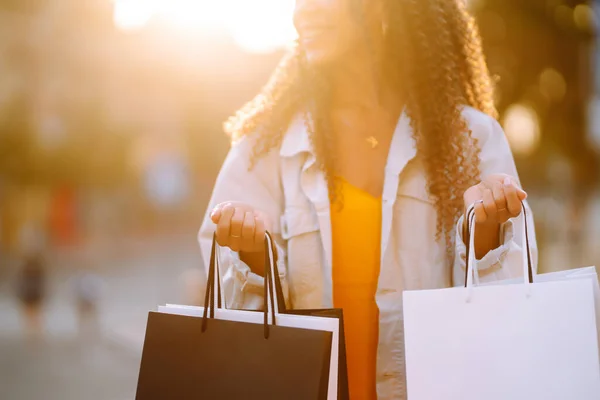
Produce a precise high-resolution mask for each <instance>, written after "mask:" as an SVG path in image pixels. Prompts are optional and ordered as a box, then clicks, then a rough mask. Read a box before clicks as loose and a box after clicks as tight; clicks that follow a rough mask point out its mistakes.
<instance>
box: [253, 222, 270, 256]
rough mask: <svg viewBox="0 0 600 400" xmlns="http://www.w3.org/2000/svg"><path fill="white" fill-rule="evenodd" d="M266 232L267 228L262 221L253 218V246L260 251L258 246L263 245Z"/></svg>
mask: <svg viewBox="0 0 600 400" xmlns="http://www.w3.org/2000/svg"><path fill="white" fill-rule="evenodd" d="M266 232H267V228H266V226H265V221H264V219H263V218H260V217H258V216H256V217H255V218H254V245H255V246H256V248H257V249H260V248H261V247H260V246H263V245H264V242H265V234H266Z"/></svg>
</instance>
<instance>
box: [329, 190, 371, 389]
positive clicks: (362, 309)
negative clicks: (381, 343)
mask: <svg viewBox="0 0 600 400" xmlns="http://www.w3.org/2000/svg"><path fill="white" fill-rule="evenodd" d="M342 193H343V197H342V198H343V207H342V208H341V209H340V208H339V207H336V205H332V207H331V227H332V245H333V246H332V247H333V303H334V306H335V307H337V308H342V309H343V310H344V328H345V333H346V351H347V359H348V381H349V386H350V398H351V399H352V400H370V399H373V400H375V399H377V392H376V385H375V374H376V360H377V344H378V334H379V310H378V308H377V304H376V303H375V293H376V291H377V280H378V278H379V262H380V247H381V199H380V198H375V197H373V196H372V195H371V194H369V193H367V192H364V191H362V190H360V189H358V188H356V187H354V186H352V185H350V184H349V183H347V182H344V183H343V184H342Z"/></svg>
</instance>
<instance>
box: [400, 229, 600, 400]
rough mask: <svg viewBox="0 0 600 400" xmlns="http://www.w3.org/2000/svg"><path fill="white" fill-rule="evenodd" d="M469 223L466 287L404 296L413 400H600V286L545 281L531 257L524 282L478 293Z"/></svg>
mask: <svg viewBox="0 0 600 400" xmlns="http://www.w3.org/2000/svg"><path fill="white" fill-rule="evenodd" d="M469 221H470V226H471V235H470V238H471V242H470V246H469V248H470V249H471V251H470V252H469V254H468V255H467V257H468V260H469V263H468V268H470V270H469V269H468V270H467V274H468V277H467V285H466V287H465V288H449V289H441V290H424V291H407V292H405V293H404V319H405V320H404V327H405V346H406V371H407V385H408V399H409V400H432V399H435V400H598V399H600V363H599V358H598V335H597V328H596V310H595V306H594V304H595V302H594V290H595V286H597V280H594V279H589V277H588V278H584V279H576V278H574V277H575V276H576V275H577V274H573V275H571V276H570V277H569V278H567V279H564V280H563V279H562V278H559V280H554V279H544V278H540V277H543V275H540V276H537V277H535V276H534V275H533V271H532V268H531V259H530V255H529V252H528V251H523V266H524V272H523V275H524V279H523V281H521V283H518V284H504V285H502V284H500V285H489V286H474V284H473V283H474V280H475V277H474V275H475V271H474V269H475V268H474V267H476V263H475V257H474V254H473V253H474V252H473V251H472V249H473V248H474V243H473V237H474V236H475V235H474V233H473V229H474V223H473V221H474V219H473V218H470V219H469ZM523 225H524V229H526V226H525V224H523ZM526 237H527V234H526V232H524V234H523V238H526ZM526 248H528V246H527V244H524V246H523V249H526ZM579 272H580V273H581V271H579ZM589 272H590V271H588V275H591V274H590V273H589ZM559 275H560V274H559ZM562 275H563V277H564V276H569V274H562ZM583 275H585V273H583ZM530 276H532V277H533V278H534V279H533V280H535V278H538V280H537V281H535V283H532V282H530V281H529V277H530ZM548 278H551V277H548ZM507 283H512V282H507ZM596 289H597V288H596Z"/></svg>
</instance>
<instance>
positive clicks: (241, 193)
mask: <svg viewBox="0 0 600 400" xmlns="http://www.w3.org/2000/svg"><path fill="white" fill-rule="evenodd" d="M253 143H254V141H253V140H252V139H251V138H249V137H245V138H243V139H241V141H240V142H238V143H236V144H235V145H234V146H233V147H232V148H231V150H230V151H229V153H228V155H227V158H226V159H225V162H224V163H223V166H222V167H221V171H220V172H219V175H218V177H217V181H216V183H215V186H214V189H213V193H212V196H211V199H210V202H209V206H208V210H207V211H206V214H205V216H204V220H203V223H202V226H201V227H200V231H199V233H198V242H199V244H200V251H201V253H202V259H203V261H204V266H205V271H206V272H208V265H209V262H210V251H211V246H212V238H213V233H214V231H215V228H216V226H215V224H214V223H213V222H212V221H211V219H210V211H211V210H212V209H213V208H214V207H215V206H216V205H217V204H220V203H223V202H226V201H236V202H243V203H246V204H248V205H250V206H252V207H254V208H255V209H257V210H260V211H262V212H265V213H266V214H267V215H268V216H269V219H270V220H271V221H273V227H272V230H271V232H270V233H271V235H272V237H273V239H274V241H275V245H276V247H277V253H278V264H277V266H278V269H279V275H280V279H281V283H282V287H283V291H284V297H285V298H286V302H287V301H288V300H287V299H288V296H287V293H288V289H287V288H288V285H287V276H286V275H287V274H286V270H287V269H286V266H285V259H286V254H285V245H284V241H283V239H282V237H281V234H280V229H279V225H278V222H279V221H280V218H281V209H282V208H283V194H282V193H281V189H280V186H279V182H280V180H279V167H278V157H279V155H278V154H277V153H276V152H275V151H272V152H270V153H268V154H266V155H265V156H264V157H263V158H260V159H259V160H257V162H256V163H255V165H253V166H252V168H251V165H250V157H251V154H252V147H253ZM218 256H219V271H220V275H221V280H222V282H221V287H222V289H223V291H224V296H225V305H226V307H227V308H231V309H246V310H256V309H260V308H262V306H263V284H264V279H263V277H262V276H259V275H257V274H255V273H254V272H252V271H251V270H250V267H249V266H248V265H246V264H245V263H244V262H243V261H242V260H241V259H240V257H239V255H238V254H237V253H235V252H233V251H231V250H230V249H228V248H219V249H218Z"/></svg>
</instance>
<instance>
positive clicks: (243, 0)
mask: <svg viewBox="0 0 600 400" xmlns="http://www.w3.org/2000/svg"><path fill="white" fill-rule="evenodd" d="M114 3H115V9H114V21H115V25H116V26H117V27H119V28H120V29H123V30H134V29H140V28H143V27H144V26H145V25H146V24H147V23H148V22H149V21H150V20H151V19H152V18H153V17H156V18H158V19H161V20H164V21H165V22H166V23H167V24H168V25H171V26H172V27H174V28H177V29H183V30H185V31H187V32H192V31H196V32H198V31H201V32H203V33H206V34H208V33H210V32H211V31H214V28H218V27H224V28H226V29H227V30H228V31H229V33H230V34H231V36H232V37H233V39H234V40H235V41H236V43H237V44H238V45H239V46H240V47H242V48H243V49H244V50H246V51H249V52H259V53H261V52H271V51H274V50H277V49H279V48H282V47H284V46H286V45H288V44H290V43H291V42H293V40H294V39H295V38H296V31H295V29H294V26H293V23H292V12H293V9H294V0H252V1H250V0H114Z"/></svg>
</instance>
